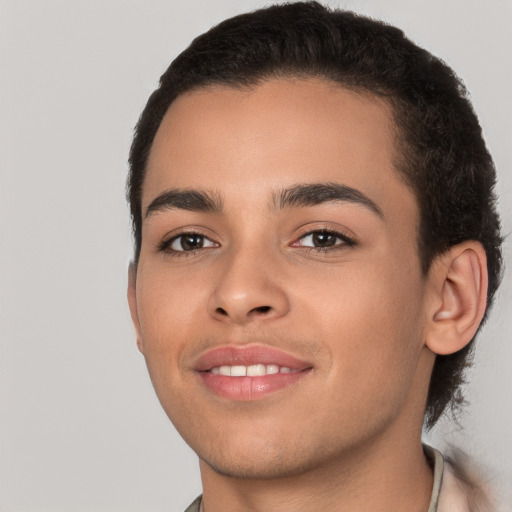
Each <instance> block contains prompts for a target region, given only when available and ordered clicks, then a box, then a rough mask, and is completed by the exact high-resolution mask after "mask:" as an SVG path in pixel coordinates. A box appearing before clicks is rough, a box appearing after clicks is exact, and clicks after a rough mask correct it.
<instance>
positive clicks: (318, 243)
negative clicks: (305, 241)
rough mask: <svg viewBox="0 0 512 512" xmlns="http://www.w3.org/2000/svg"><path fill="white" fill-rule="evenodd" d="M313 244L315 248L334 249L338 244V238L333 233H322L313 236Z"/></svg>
mask: <svg viewBox="0 0 512 512" xmlns="http://www.w3.org/2000/svg"><path fill="white" fill-rule="evenodd" d="M313 243H314V244H315V247H332V246H333V245H334V244H335V243H336V236H335V235H333V234H332V233H326V232H325V231H320V232H319V233H315V234H314V235H313Z"/></svg>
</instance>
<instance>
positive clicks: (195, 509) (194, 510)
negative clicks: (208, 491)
mask: <svg viewBox="0 0 512 512" xmlns="http://www.w3.org/2000/svg"><path fill="white" fill-rule="evenodd" d="M201 498H202V496H198V497H197V498H196V499H195V500H194V501H193V503H191V504H190V505H189V507H188V508H187V509H186V510H185V512H199V511H200V510H201Z"/></svg>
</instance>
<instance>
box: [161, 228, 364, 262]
mask: <svg viewBox="0 0 512 512" xmlns="http://www.w3.org/2000/svg"><path fill="white" fill-rule="evenodd" d="M315 234H316V235H318V234H323V235H328V236H334V237H335V238H337V239H339V240H341V242H342V243H336V242H335V244H334V245H332V246H327V247H311V246H303V245H300V244H299V242H300V241H301V240H304V239H305V238H307V237H309V236H313V235H315ZM186 236H197V237H201V238H202V239H204V240H208V241H209V242H211V243H212V244H216V245H215V246H216V247H218V246H219V245H218V244H217V243H216V242H214V241H213V240H211V239H210V238H209V237H207V236H206V235H204V234H202V233H200V232H196V231H186V232H184V233H180V234H179V235H175V236H173V237H172V238H169V239H168V240H164V241H163V242H162V243H161V244H159V246H158V250H159V251H160V252H164V253H167V254H168V255H170V256H172V257H175V258H180V257H188V256H193V255H195V254H197V253H198V252H199V251H201V250H203V249H210V248H212V247H200V248H198V249H191V250H189V251H187V250H182V251H178V250H175V249H171V246H172V244H173V243H174V242H175V241H177V240H179V239H180V238H183V237H186ZM355 245H357V244H356V241H355V240H354V239H353V238H351V237H349V236H348V235H347V234H345V233H343V232H342V231H336V230H333V229H322V228H320V229H313V230H311V231H307V232H305V233H304V234H302V235H301V236H300V237H299V238H298V239H297V241H295V242H293V244H291V247H301V248H302V249H303V250H307V251H308V252H310V251H315V252H322V253H326V252H330V251H335V250H340V249H343V248H344V247H347V246H348V247H354V246H355Z"/></svg>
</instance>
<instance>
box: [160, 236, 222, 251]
mask: <svg viewBox="0 0 512 512" xmlns="http://www.w3.org/2000/svg"><path fill="white" fill-rule="evenodd" d="M208 247H217V244H216V243H215V242H213V241H212V240H210V239H209V238H207V237H205V236H204V235H200V234H198V233H182V234H181V235H178V236H175V237H173V238H171V239H170V240H169V241H167V242H165V243H164V244H163V247H162V250H167V251H170V252H190V251H196V250H198V249H205V248H208Z"/></svg>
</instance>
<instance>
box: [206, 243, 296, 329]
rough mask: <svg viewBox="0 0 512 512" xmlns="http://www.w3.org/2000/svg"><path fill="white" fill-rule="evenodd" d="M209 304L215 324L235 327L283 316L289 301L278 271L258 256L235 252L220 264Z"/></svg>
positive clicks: (274, 266)
mask: <svg viewBox="0 0 512 512" xmlns="http://www.w3.org/2000/svg"><path fill="white" fill-rule="evenodd" d="M223 265H224V268H222V269H221V270H220V272H219V275H218V280H217V282H216V286H215V289H214V290H213V292H212V294H211V296H210V298H209V302H208V310H209V314H210V315H211V316H212V317H213V318H214V319H215V320H217V321H220V322H225V323H233V324H238V325H243V324H247V323H250V322H253V321H269V320H275V319H278V318H281V317H283V316H285V315H286V314H287V313H288V311H289V309H290V305H289V299H288V296H287V294H286V292H285V290H284V286H283V279H282V276H281V275H280V272H279V269H278V268H276V267H277V266H276V265H275V264H272V262H271V261H270V260H269V258H266V259H264V258H263V257H262V255H261V254H257V255H256V254H254V253H251V251H250V250H245V251H239V252H238V253H237V254H235V255H233V256H232V257H231V258H230V259H229V260H228V261H224V262H223Z"/></svg>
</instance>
